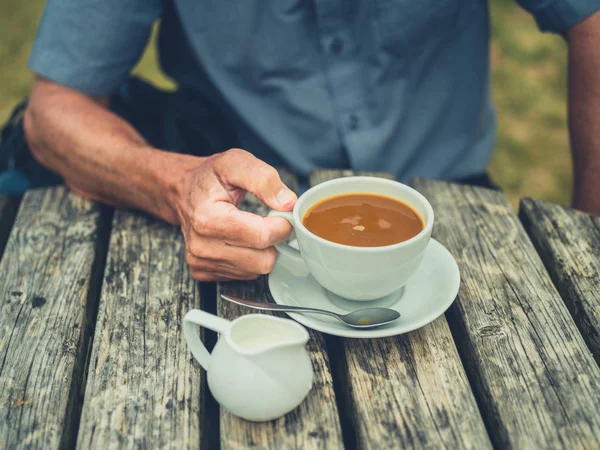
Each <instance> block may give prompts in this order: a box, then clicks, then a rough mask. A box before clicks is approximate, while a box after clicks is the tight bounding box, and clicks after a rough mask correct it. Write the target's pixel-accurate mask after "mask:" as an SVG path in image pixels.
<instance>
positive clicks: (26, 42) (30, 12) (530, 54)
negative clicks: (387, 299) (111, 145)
mask: <svg viewBox="0 0 600 450" xmlns="http://www.w3.org/2000/svg"><path fill="white" fill-rule="evenodd" d="M44 3H45V0H28V1H23V0H2V1H1V2H0V123H4V121H5V120H6V119H7V117H8V115H9V114H10V112H11V110H12V108H13V106H14V105H15V104H16V103H17V102H19V101H20V100H21V99H22V98H23V97H25V96H27V95H28V92H29V87H30V85H31V81H32V75H31V73H30V72H29V71H28V70H27V67H26V62H27V57H28V55H29V51H30V49H31V45H32V42H33V39H34V37H35V32H36V28H37V24H38V22H39V20H40V16H41V13H42V9H43V6H44ZM490 4H491V9H492V13H491V16H492V34H493V40H492V52H491V54H492V72H493V80H492V87H493V97H494V101H495V103H496V108H497V112H498V124H499V136H498V142H497V146H496V152H495V155H494V159H493V162H492V166H491V173H492V176H493V178H494V180H495V181H496V182H497V183H498V184H499V185H500V186H501V187H502V188H503V189H504V190H505V192H506V194H507V196H508V197H509V199H510V201H511V203H512V204H513V205H514V206H516V205H517V204H518V199H519V198H520V197H523V196H530V197H534V198H538V199H546V200H550V201H552V202H555V203H561V204H565V205H566V204H568V202H569V199H570V196H571V186H570V185H571V178H572V173H571V162H570V156H569V142H568V134H567V123H566V82H567V75H566V45H565V42H564V41H563V39H562V38H560V37H558V36H555V35H549V34H542V33H540V32H539V31H538V29H537V27H536V25H535V22H534V21H533V18H532V17H531V16H530V15H529V14H527V13H526V12H525V11H523V10H522V9H520V8H519V7H518V6H517V4H516V2H515V1H514V0H490ZM135 72H137V73H138V74H141V75H143V76H144V77H146V78H148V79H150V80H152V81H153V82H154V83H155V84H157V85H159V86H162V87H165V88H172V87H173V85H172V84H171V83H170V82H169V80H167V79H166V78H165V77H164V76H163V75H162V74H161V72H160V70H159V68H158V65H157V62H156V56H155V51H154V46H153V44H152V42H151V43H150V45H148V48H147V49H146V52H145V54H144V57H143V59H142V60H141V61H140V63H139V64H138V66H137V67H136V69H135Z"/></svg>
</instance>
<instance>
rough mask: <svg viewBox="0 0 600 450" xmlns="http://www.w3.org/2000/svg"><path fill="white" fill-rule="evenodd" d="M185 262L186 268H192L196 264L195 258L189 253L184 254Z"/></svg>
mask: <svg viewBox="0 0 600 450" xmlns="http://www.w3.org/2000/svg"><path fill="white" fill-rule="evenodd" d="M185 262H187V264H188V266H190V267H193V266H194V265H195V264H196V256H195V255H194V254H193V253H192V252H191V251H187V252H185Z"/></svg>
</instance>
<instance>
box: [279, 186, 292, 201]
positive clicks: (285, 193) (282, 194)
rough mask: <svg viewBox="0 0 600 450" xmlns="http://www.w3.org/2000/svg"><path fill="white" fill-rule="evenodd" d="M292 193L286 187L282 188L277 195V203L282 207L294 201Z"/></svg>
mask: <svg viewBox="0 0 600 450" xmlns="http://www.w3.org/2000/svg"><path fill="white" fill-rule="evenodd" d="M294 197H295V196H294V193H293V192H292V191H290V190H289V189H288V188H287V187H282V188H281V189H280V190H279V193H278V194H277V202H278V203H279V204H280V205H281V206H283V205H287V204H288V203H289V202H291V201H292V200H294Z"/></svg>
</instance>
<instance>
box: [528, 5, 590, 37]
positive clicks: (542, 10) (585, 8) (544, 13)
mask: <svg viewBox="0 0 600 450" xmlns="http://www.w3.org/2000/svg"><path fill="white" fill-rule="evenodd" d="M517 2H518V3H519V4H520V5H521V6H522V7H523V8H525V9H526V10H527V11H529V12H530V13H531V14H533V16H534V17H535V20H536V22H537V24H538V27H539V28H540V30H542V31H549V32H552V33H558V34H564V33H566V32H567V31H568V30H569V28H571V27H572V26H573V25H577V24H578V23H579V22H581V21H582V20H583V19H585V18H586V17H588V16H590V15H591V14H593V13H594V12H596V11H598V10H600V0H517Z"/></svg>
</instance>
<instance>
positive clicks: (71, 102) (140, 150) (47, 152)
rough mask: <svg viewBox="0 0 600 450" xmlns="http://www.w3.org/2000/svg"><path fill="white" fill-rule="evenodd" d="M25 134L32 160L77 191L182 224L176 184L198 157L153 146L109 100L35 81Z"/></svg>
mask: <svg viewBox="0 0 600 450" xmlns="http://www.w3.org/2000/svg"><path fill="white" fill-rule="evenodd" d="M25 132H26V136H27V141H28V143H29V146H30V148H31V150H32V153H33V154H34V156H35V157H36V158H37V159H38V160H39V161H40V162H41V163H42V164H43V165H45V166H46V167H48V168H50V169H51V170H53V171H55V172H57V173H58V174H60V175H61V176H62V177H63V178H64V179H65V181H66V183H67V184H68V185H69V186H70V187H71V188H72V189H73V190H75V191H76V192H78V193H81V194H83V195H85V196H87V197H90V198H93V199H96V200H100V201H103V202H106V203H110V204H115V205H126V206H130V207H133V208H136V209H141V210H143V211H146V212H148V213H150V214H153V215H155V216H158V217H161V218H162V219H164V220H166V221H168V222H171V223H177V222H178V217H177V214H176V212H175V208H174V205H173V203H174V202H173V195H174V194H175V191H174V186H175V185H176V180H177V178H178V177H179V176H180V174H181V173H182V172H183V171H185V170H186V167H187V166H188V164H189V163H190V162H191V160H194V162H195V163H196V164H197V160H198V158H195V157H192V156H188V155H179V154H174V153H167V152H164V151H160V150H158V149H155V148H152V147H150V146H149V145H148V144H147V143H146V142H145V141H144V139H143V138H142V137H141V136H140V135H139V133H137V131H136V130H135V129H133V127H131V126H130V125H129V124H128V123H127V122H125V121H124V120H123V119H121V118H119V117H118V116H116V115H115V114H113V113H111V112H110V111H109V110H108V109H107V107H106V102H105V101H102V100H94V99H92V98H90V97H88V96H86V95H83V94H80V93H78V92H75V91H72V90H70V89H67V88H64V87H61V86H57V85H56V84H54V83H51V82H49V81H46V80H37V81H36V83H35V85H34V87H33V90H32V95H31V100H30V103H29V107H28V110H27V113H26V115H25Z"/></svg>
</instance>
